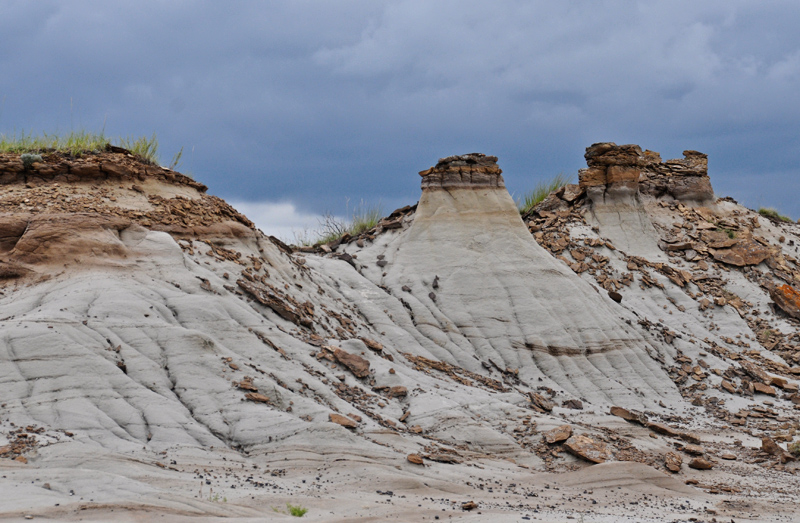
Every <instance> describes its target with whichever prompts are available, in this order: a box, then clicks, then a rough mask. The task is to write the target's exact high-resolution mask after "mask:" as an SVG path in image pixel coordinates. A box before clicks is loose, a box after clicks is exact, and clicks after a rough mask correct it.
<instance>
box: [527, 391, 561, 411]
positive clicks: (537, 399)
mask: <svg viewBox="0 0 800 523" xmlns="http://www.w3.org/2000/svg"><path fill="white" fill-rule="evenodd" d="M528 397H529V398H530V400H531V404H532V405H533V406H534V407H536V408H537V409H538V410H540V411H542V412H552V411H553V409H554V408H555V407H556V404H555V403H554V402H552V401H550V400H549V399H547V398H545V397H544V396H542V395H541V394H539V393H538V392H531V393H529V394H528Z"/></svg>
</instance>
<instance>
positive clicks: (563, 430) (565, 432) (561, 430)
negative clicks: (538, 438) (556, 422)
mask: <svg viewBox="0 0 800 523" xmlns="http://www.w3.org/2000/svg"><path fill="white" fill-rule="evenodd" d="M570 436H572V427H570V426H569V425H561V426H560V427H556V428H554V429H552V430H548V431H547V432H545V433H544V440H545V441H546V442H547V443H549V444H551V445H552V444H554V443H561V442H562V441H567V440H568V439H569V438H570Z"/></svg>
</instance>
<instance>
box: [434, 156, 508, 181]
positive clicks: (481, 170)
mask: <svg viewBox="0 0 800 523" xmlns="http://www.w3.org/2000/svg"><path fill="white" fill-rule="evenodd" d="M502 172H503V171H502V170H500V167H498V166H497V157H496V156H486V155H485V154H481V153H471V154H462V155H460V156H448V157H447V158H440V159H439V162H438V163H437V164H436V165H435V166H433V167H431V168H430V169H426V170H424V171H421V172H420V173H419V174H420V176H422V188H423V189H448V188H473V189H474V188H481V187H505V183H504V182H503V177H502V176H501V173H502Z"/></svg>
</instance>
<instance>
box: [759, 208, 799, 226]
mask: <svg viewBox="0 0 800 523" xmlns="http://www.w3.org/2000/svg"><path fill="white" fill-rule="evenodd" d="M758 214H760V215H761V216H764V217H765V218H773V219H775V220H779V221H782V222H788V223H791V222H792V219H791V218H789V217H788V216H783V215H782V214H780V213H779V212H778V211H777V210H776V209H773V208H772V207H761V208H760V209H759V210H758Z"/></svg>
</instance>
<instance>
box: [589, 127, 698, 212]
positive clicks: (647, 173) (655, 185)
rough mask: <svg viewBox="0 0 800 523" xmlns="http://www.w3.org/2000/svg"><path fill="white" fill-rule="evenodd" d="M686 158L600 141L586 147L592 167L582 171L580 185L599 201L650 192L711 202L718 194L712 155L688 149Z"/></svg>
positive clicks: (680, 198)
mask: <svg viewBox="0 0 800 523" xmlns="http://www.w3.org/2000/svg"><path fill="white" fill-rule="evenodd" d="M683 154H684V158H683V159H678V160H667V161H665V162H662V161H661V156H660V155H659V154H658V153H656V152H653V151H644V152H643V151H642V149H641V148H640V147H639V146H638V145H632V144H629V145H617V144H615V143H613V142H604V143H596V144H593V145H591V146H589V147H587V148H586V154H585V155H584V157H585V158H586V163H587V165H588V167H587V168H586V169H581V171H580V172H579V179H580V186H581V187H584V188H586V190H587V192H588V194H589V196H590V198H592V200H593V201H595V203H598V202H601V201H602V200H603V197H607V196H612V197H613V196H620V195H635V194H638V193H641V194H647V195H650V196H654V197H657V198H661V197H665V196H668V197H671V198H673V199H676V200H682V201H697V202H703V201H708V200H710V199H712V198H713V197H714V192H713V190H712V188H711V182H710V180H709V178H708V157H707V156H706V155H705V154H703V153H699V152H697V151H684V152H683Z"/></svg>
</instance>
